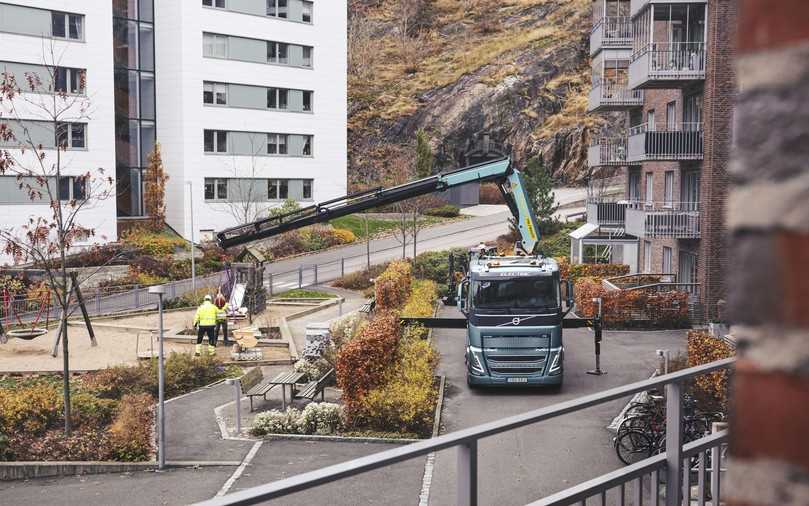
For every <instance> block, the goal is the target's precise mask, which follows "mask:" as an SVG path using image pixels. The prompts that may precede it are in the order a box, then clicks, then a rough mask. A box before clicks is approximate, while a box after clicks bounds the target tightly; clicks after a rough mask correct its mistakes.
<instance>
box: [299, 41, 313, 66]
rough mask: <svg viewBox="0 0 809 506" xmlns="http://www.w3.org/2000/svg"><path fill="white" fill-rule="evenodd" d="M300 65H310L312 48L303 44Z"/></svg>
mask: <svg viewBox="0 0 809 506" xmlns="http://www.w3.org/2000/svg"><path fill="white" fill-rule="evenodd" d="M301 65H303V66H304V67H311V66H312V48H311V47H309V46H303V63H301Z"/></svg>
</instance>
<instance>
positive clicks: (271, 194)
mask: <svg viewBox="0 0 809 506" xmlns="http://www.w3.org/2000/svg"><path fill="white" fill-rule="evenodd" d="M267 198H268V199H269V200H286V199H287V198H289V181H288V180H286V179H270V180H268V181H267Z"/></svg>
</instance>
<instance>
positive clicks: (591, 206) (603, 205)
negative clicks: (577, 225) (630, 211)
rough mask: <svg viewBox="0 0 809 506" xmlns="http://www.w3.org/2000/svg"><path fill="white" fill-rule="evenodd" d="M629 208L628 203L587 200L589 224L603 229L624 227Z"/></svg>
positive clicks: (598, 199)
mask: <svg viewBox="0 0 809 506" xmlns="http://www.w3.org/2000/svg"><path fill="white" fill-rule="evenodd" d="M627 206H629V202H627V201H620V200H618V201H616V200H609V199H604V198H598V197H594V198H590V199H587V223H592V224H593V225H599V226H602V227H623V226H624V222H625V221H626V208H627Z"/></svg>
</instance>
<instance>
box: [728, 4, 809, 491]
mask: <svg viewBox="0 0 809 506" xmlns="http://www.w3.org/2000/svg"><path fill="white" fill-rule="evenodd" d="M739 3H740V29H739V61H738V69H739V70H738V72H739V88H740V90H741V91H740V94H739V101H738V106H737V111H736V122H737V125H739V128H738V129H737V131H736V136H737V148H736V153H735V155H734V163H733V170H732V177H733V186H732V191H731V194H730V196H729V198H728V202H727V207H728V230H729V232H730V242H731V248H729V251H730V252H731V253H732V260H731V261H730V262H728V268H729V270H730V276H729V278H728V279H729V282H728V311H729V316H730V317H731V319H732V321H733V323H734V327H733V328H734V334H735V335H736V337H737V339H738V341H739V350H740V357H739V362H738V363H737V366H736V373H735V375H734V393H733V410H732V413H733V418H732V419H731V424H732V425H731V432H730V435H731V452H732V459H731V461H730V464H729V476H728V483H727V486H726V487H723V490H725V491H727V493H728V496H729V497H728V504H729V505H730V506H775V505H778V506H798V505H806V504H809V438H807V434H806V430H807V428H808V427H809V345H808V344H809V274H807V269H809V199H807V198H806V195H807V194H809V177H807V174H808V173H809V171H807V169H809V142H807V141H806V139H809V86H807V84H806V83H807V82H809V22H807V20H809V2H807V1H806V0H779V1H777V2H774V1H772V0H741V1H740V2H739ZM742 125H743V128H742Z"/></svg>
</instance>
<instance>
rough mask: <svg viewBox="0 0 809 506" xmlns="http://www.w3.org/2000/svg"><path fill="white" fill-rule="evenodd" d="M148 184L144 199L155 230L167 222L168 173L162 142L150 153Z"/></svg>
mask: <svg viewBox="0 0 809 506" xmlns="http://www.w3.org/2000/svg"><path fill="white" fill-rule="evenodd" d="M145 179H146V181H145V182H146V184H145V189H144V195H143V200H144V204H145V206H146V213H147V214H148V216H149V224H150V226H151V228H152V230H154V231H155V232H159V231H161V230H163V227H164V226H165V223H166V182H167V181H168V180H169V176H168V174H166V171H165V170H164V169H163V157H162V156H161V154H160V144H159V143H157V144H155V147H154V150H153V151H152V152H151V153H150V154H149V167H148V168H147V169H146V178H145Z"/></svg>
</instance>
